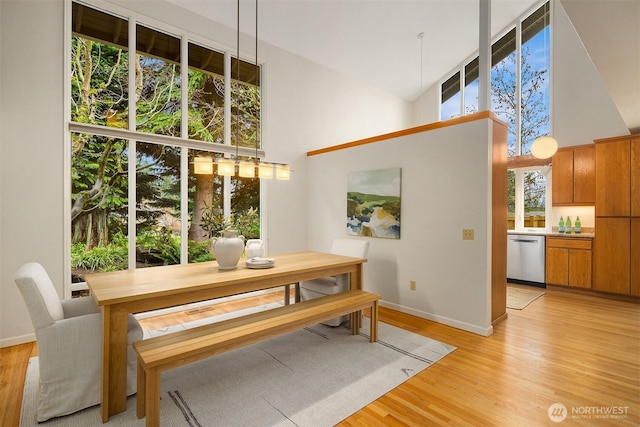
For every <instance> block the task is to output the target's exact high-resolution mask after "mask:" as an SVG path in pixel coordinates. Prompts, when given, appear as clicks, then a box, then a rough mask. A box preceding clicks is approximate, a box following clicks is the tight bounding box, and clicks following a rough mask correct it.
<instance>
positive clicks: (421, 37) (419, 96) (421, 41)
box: [418, 33, 424, 123]
mask: <svg viewBox="0 0 640 427" xmlns="http://www.w3.org/2000/svg"><path fill="white" fill-rule="evenodd" d="M418 38H419V39H420V95H418V101H419V102H420V123H422V122H423V121H424V114H423V112H422V104H423V101H422V79H423V74H424V72H423V63H424V61H423V59H422V58H423V55H424V49H423V47H422V46H423V44H424V33H420V34H418Z"/></svg>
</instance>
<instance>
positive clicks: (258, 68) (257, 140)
mask: <svg viewBox="0 0 640 427" xmlns="http://www.w3.org/2000/svg"><path fill="white" fill-rule="evenodd" d="M259 77H260V67H259V66H258V0H256V87H257V88H258V93H260V86H259V85H258V84H259V80H258V78H259ZM260 109H261V110H262V99H261V100H260ZM260 124H261V121H257V122H256V163H258V142H259V137H260Z"/></svg>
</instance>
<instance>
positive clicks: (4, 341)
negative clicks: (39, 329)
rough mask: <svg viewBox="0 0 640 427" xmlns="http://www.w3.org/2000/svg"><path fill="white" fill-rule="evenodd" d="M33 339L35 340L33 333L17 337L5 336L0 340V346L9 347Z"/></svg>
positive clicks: (32, 340)
mask: <svg viewBox="0 0 640 427" xmlns="http://www.w3.org/2000/svg"><path fill="white" fill-rule="evenodd" d="M35 340H36V334H35V333H31V334H27V335H21V336H19V337H11V338H5V339H2V340H0V348H5V347H11V346H14V345H19V344H26V343H28V342H34V341H35Z"/></svg>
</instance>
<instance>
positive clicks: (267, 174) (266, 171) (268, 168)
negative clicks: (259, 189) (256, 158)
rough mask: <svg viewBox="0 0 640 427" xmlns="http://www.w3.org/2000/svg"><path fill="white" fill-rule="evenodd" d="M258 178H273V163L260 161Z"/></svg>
mask: <svg viewBox="0 0 640 427" xmlns="http://www.w3.org/2000/svg"><path fill="white" fill-rule="evenodd" d="M258 178H261V179H272V178H273V165H272V164H270V163H260V164H259V165H258Z"/></svg>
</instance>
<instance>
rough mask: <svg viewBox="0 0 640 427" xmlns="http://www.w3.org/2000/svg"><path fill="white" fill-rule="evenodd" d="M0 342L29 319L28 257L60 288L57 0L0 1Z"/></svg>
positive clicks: (22, 331) (16, 334)
mask: <svg viewBox="0 0 640 427" xmlns="http://www.w3.org/2000/svg"><path fill="white" fill-rule="evenodd" d="M0 8H1V9H2V11H1V12H0V18H1V20H2V21H1V22H0V42H1V46H0V52H2V61H1V64H2V65H1V68H0V116H1V117H2V128H1V129H0V162H1V163H0V175H1V178H0V199H2V205H1V206H0V209H1V213H0V218H1V219H2V221H1V222H0V236H1V238H2V240H1V241H0V345H2V346H5V345H11V344H15V343H18V342H21V341H23V340H24V339H25V337H26V336H28V335H29V334H30V333H31V331H32V326H31V321H30V320H29V316H28V315H27V312H26V308H25V306H24V304H23V302H22V297H21V296H20V294H19V292H18V290H17V288H16V286H15V284H14V282H13V275H14V273H15V271H16V270H17V269H18V267H19V266H20V265H21V264H23V263H25V262H28V261H36V260H37V261H40V262H42V263H43V265H45V266H46V268H47V270H49V272H50V273H51V275H52V277H53V278H54V279H55V280H56V282H57V283H56V284H57V285H58V292H59V294H60V295H62V283H61V278H62V274H63V267H62V265H63V245H62V242H63V235H62V224H63V220H64V219H63V203H64V200H63V198H62V197H61V195H62V191H63V171H62V162H63V149H62V138H63V132H64V122H63V118H64V117H63V102H62V96H63V89H62V86H63V79H64V74H63V64H62V51H63V32H62V21H63V10H62V7H61V3H60V2H57V1H56V2H41V1H37V2H36V1H2V2H0Z"/></svg>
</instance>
